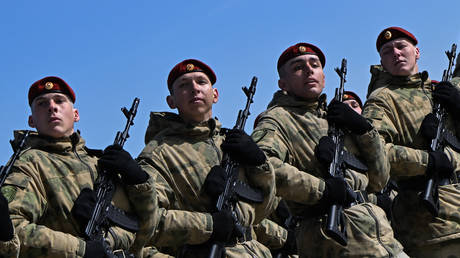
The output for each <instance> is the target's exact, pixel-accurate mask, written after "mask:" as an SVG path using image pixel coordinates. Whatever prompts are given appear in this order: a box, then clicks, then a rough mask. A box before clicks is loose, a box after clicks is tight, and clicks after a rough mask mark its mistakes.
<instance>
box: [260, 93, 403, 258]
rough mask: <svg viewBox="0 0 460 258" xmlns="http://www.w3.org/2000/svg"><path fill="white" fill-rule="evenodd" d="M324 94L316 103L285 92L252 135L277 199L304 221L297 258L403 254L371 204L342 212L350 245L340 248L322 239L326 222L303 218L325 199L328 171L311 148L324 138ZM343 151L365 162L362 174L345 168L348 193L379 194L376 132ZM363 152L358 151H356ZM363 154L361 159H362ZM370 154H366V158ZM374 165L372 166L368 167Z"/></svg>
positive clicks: (381, 181)
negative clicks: (365, 171)
mask: <svg viewBox="0 0 460 258" xmlns="http://www.w3.org/2000/svg"><path fill="white" fill-rule="evenodd" d="M324 107H325V95H322V96H321V97H319V99H317V100H314V101H305V100H302V99H299V98H296V97H293V96H289V95H288V94H287V93H285V92H283V91H278V92H276V93H275V94H274V97H273V100H272V101H271V102H270V104H269V106H268V109H267V111H265V112H263V113H262V114H261V115H260V120H259V122H258V125H257V127H256V129H255V130H254V132H253V138H254V139H255V140H256V142H257V143H258V144H259V146H260V147H261V148H262V149H263V150H264V151H265V153H266V155H267V156H268V157H269V160H270V162H271V163H272V165H273V166H274V168H275V175H276V187H277V195H279V196H281V197H282V198H283V199H285V200H286V201H287V203H288V205H289V209H290V211H291V212H292V213H293V215H296V216H304V219H303V220H302V221H301V222H300V226H299V227H298V229H297V232H296V236H297V247H298V250H299V255H300V257H345V256H346V257H353V256H356V257H358V256H359V257H367V256H368V257H388V256H391V255H393V256H394V255H396V254H398V253H400V252H401V251H402V246H401V244H400V243H399V242H398V241H397V240H396V239H395V238H394V236H393V231H392V229H391V227H390V225H389V222H388V221H387V219H386V218H385V213H384V211H383V210H382V209H381V208H379V207H377V206H376V205H373V204H371V203H362V204H358V205H354V206H352V207H350V208H348V209H345V211H344V216H345V221H346V222H345V223H346V228H347V232H348V245H347V246H346V247H343V246H341V245H339V244H338V243H336V242H335V241H334V240H332V239H330V238H328V237H326V236H325V234H324V232H323V231H322V228H321V225H322V223H323V220H324V217H322V216H320V217H318V216H311V215H310V216H305V214H306V213H307V214H308V213H312V212H314V210H313V209H314V208H313V205H315V204H317V203H318V201H319V200H320V199H321V197H322V195H323V191H324V189H325V183H324V180H323V178H324V177H325V176H327V175H326V174H327V173H328V172H327V168H326V167H324V166H323V165H322V164H320V162H319V161H318V160H317V159H316V157H315V155H314V148H315V146H316V145H317V143H318V142H319V139H320V138H321V137H322V136H325V135H327V131H328V123H327V120H326V119H324V117H325V114H326V113H325V110H324V109H325V108H324ZM345 146H346V148H347V149H348V151H350V152H351V153H353V154H355V156H357V157H360V158H361V159H362V160H363V161H366V163H367V165H368V167H369V172H368V173H369V179H368V176H367V175H366V174H363V173H358V172H356V171H352V170H350V169H347V170H346V171H345V178H346V181H347V182H348V184H349V185H350V187H351V188H352V189H354V190H355V191H356V190H366V189H367V190H371V191H379V190H381V189H382V188H383V186H384V185H385V184H386V182H387V180H388V177H389V175H388V174H384V173H382V172H381V171H382V170H381V169H382V167H385V166H387V165H386V164H385V160H383V159H382V158H380V157H379V155H376V154H373V153H372V152H371V151H370V150H371V149H377V150H379V149H383V146H382V145H381V143H379V138H378V133H377V132H376V131H375V129H373V130H371V131H370V132H368V133H365V134H363V135H361V136H359V137H356V139H352V138H350V137H348V138H347V137H346V138H345ZM359 151H361V152H359ZM361 153H363V154H365V155H360V154H361ZM368 154H369V155H368ZM372 163H373V164H372Z"/></svg>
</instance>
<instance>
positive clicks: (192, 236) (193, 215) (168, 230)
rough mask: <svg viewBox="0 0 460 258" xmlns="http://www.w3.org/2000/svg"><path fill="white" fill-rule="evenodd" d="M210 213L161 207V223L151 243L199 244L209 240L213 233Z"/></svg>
mask: <svg viewBox="0 0 460 258" xmlns="http://www.w3.org/2000/svg"><path fill="white" fill-rule="evenodd" d="M212 225H213V223H212V217H211V214H209V213H201V212H192V211H185V210H167V209H163V208H162V209H161V218H160V223H159V224H158V227H157V230H156V231H155V236H154V239H153V241H152V242H151V244H153V245H154V246H156V247H177V248H178V247H180V246H183V245H185V244H190V245H197V244H202V243H204V242H206V241H208V240H209V238H210V237H211V234H212Z"/></svg>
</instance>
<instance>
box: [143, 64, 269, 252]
mask: <svg viewBox="0 0 460 258" xmlns="http://www.w3.org/2000/svg"><path fill="white" fill-rule="evenodd" d="M215 82H216V75H215V74H214V72H213V70H212V69H211V68H210V67H209V66H208V65H206V64H205V63H203V62H201V61H199V60H196V59H187V60H184V61H182V62H180V63H178V64H177V65H176V66H175V67H174V68H173V69H172V70H171V72H170V73H169V76H168V89H169V91H170V95H169V96H167V98H166V101H167V103H168V105H169V107H171V108H172V109H176V108H177V110H178V114H175V113H170V112H161V113H159V112H158V113H157V112H152V113H151V115H150V122H149V126H148V128H147V132H146V136H145V143H146V147H145V148H144V150H143V151H142V153H141V154H140V156H139V157H138V160H139V162H140V164H141V166H142V168H143V169H144V170H145V171H148V172H149V173H150V174H151V175H152V176H153V177H154V178H155V180H156V189H157V195H158V204H159V206H160V207H161V208H163V209H164V213H163V215H162V219H161V221H160V223H159V226H158V229H157V233H156V234H155V239H153V241H152V243H153V244H154V245H155V246H157V247H158V248H160V250H161V251H164V252H168V253H169V254H171V255H176V254H179V255H181V256H183V257H206V256H207V255H209V253H210V249H211V246H212V244H214V243H217V242H220V243H225V249H226V256H227V257H269V256H270V252H269V251H268V249H267V248H265V247H264V246H263V245H261V244H260V243H258V242H257V241H256V240H251V239H252V227H251V226H252V225H253V224H255V223H258V222H260V221H261V220H262V218H263V217H265V216H266V214H267V213H268V212H269V210H271V209H272V207H271V206H272V205H273V204H272V203H273V199H274V198H273V197H274V194H275V192H274V190H275V189H274V173H273V169H271V167H270V166H269V164H268V163H267V162H266V158H265V155H264V154H263V152H262V151H261V150H260V149H259V148H258V147H257V145H256V144H255V143H254V142H253V141H252V139H251V138H250V136H248V135H247V134H246V133H245V132H244V131H238V130H230V131H229V132H228V133H226V134H224V133H223V131H222V128H221V126H222V125H221V123H220V122H219V121H218V120H217V119H215V118H213V113H212V106H213V104H214V103H216V102H217V101H218V98H219V94H218V91H217V89H216V88H215V87H213V85H214V83H215ZM229 126H230V125H229ZM222 150H223V151H225V152H226V153H228V155H229V156H230V157H231V158H232V159H234V160H236V161H237V162H238V163H239V164H240V180H243V181H244V182H245V183H246V187H249V186H250V187H251V189H253V190H256V191H259V192H260V193H262V195H263V197H264V200H263V202H262V203H252V202H243V201H238V202H237V203H236V206H235V213H233V214H232V213H230V212H228V211H225V210H223V211H221V212H217V211H216V201H217V198H218V196H219V194H220V193H221V192H222V191H223V188H224V183H225V182H224V180H225V177H224V171H223V169H222V167H221V166H220V164H221V162H222V158H223V152H222ZM235 223H239V224H241V226H242V227H243V231H245V232H240V233H239V234H235V232H236V227H235ZM219 257H220V256H219Z"/></svg>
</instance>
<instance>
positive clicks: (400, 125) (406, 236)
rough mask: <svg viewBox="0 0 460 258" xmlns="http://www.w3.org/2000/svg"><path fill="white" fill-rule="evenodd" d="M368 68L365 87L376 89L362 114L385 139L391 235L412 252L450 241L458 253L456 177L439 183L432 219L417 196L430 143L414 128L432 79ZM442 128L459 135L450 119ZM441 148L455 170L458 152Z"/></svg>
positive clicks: (426, 105)
mask: <svg viewBox="0 0 460 258" xmlns="http://www.w3.org/2000/svg"><path fill="white" fill-rule="evenodd" d="M372 69H373V78H374V79H373V81H371V85H370V87H369V88H370V91H371V90H372V89H375V90H374V91H373V92H370V96H369V98H368V100H367V103H366V105H365V107H364V111H363V115H364V116H365V117H366V118H368V119H370V120H372V122H373V125H374V127H375V128H376V129H377V130H378V131H379V133H380V135H381V138H382V141H384V142H385V143H386V145H385V152H383V153H382V155H385V156H386V157H387V159H388V161H389V163H390V164H391V177H392V178H393V179H394V180H395V181H396V182H397V183H398V185H399V187H400V191H399V194H398V196H397V197H396V199H395V202H394V204H393V227H394V229H395V233H396V236H397V238H398V239H399V240H400V241H401V243H403V245H404V247H405V249H406V252H407V253H408V254H409V255H411V256H417V257H419V256H422V257H430V253H429V251H430V250H434V249H436V248H439V246H441V245H443V246H445V245H448V244H449V243H452V246H456V247H455V248H456V251H453V252H452V254H455V255H457V256H455V257H458V253H459V252H460V249H459V248H460V240H459V239H460V212H459V207H460V186H459V184H458V182H457V183H456V184H450V185H444V186H440V187H439V202H440V209H439V216H438V217H435V218H433V217H432V216H431V214H430V213H429V212H428V211H427V210H426V209H425V208H424V206H423V205H422V203H421V202H420V199H419V197H418V195H417V192H418V191H421V190H422V188H423V186H424V183H425V179H424V175H425V171H426V169H427V165H428V152H427V150H428V148H429V146H430V143H429V142H428V141H427V140H425V139H424V137H423V136H422V135H421V132H420V130H419V129H420V126H421V124H422V121H423V119H424V118H425V116H426V115H427V114H428V113H431V112H432V108H433V106H432V105H433V103H432V97H431V80H430V79H427V80H426V81H424V82H422V79H421V75H420V74H415V75H412V76H409V77H400V76H391V75H390V74H389V73H387V72H384V71H383V69H381V67H379V66H373V68H372ZM371 71H372V70H371ZM458 79H460V78H458ZM458 79H457V78H456V79H454V80H453V82H454V84H455V83H457V84H458ZM374 85H378V86H377V87H375V86H374ZM446 128H447V129H449V130H450V131H451V132H455V133H456V135H457V137H458V136H459V132H460V131H459V130H458V122H454V121H453V120H452V119H451V118H449V119H448V120H447V121H446ZM444 152H445V153H446V154H447V156H448V158H449V160H450V161H451V162H452V165H453V167H454V170H455V172H456V173H457V174H458V173H459V170H460V155H459V153H456V152H455V151H453V150H452V149H451V148H450V147H449V146H447V147H446V148H445V150H444ZM408 186H410V187H408ZM455 252H456V253H455ZM438 254H439V253H438ZM436 256H438V255H436ZM446 257H447V256H446Z"/></svg>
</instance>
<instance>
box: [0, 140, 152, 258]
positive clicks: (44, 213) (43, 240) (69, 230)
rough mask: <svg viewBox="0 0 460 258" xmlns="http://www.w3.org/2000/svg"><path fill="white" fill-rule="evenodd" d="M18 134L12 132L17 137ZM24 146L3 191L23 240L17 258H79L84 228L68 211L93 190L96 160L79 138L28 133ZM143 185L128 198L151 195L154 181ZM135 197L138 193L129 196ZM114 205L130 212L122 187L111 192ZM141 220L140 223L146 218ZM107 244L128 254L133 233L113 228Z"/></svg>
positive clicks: (82, 250)
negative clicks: (50, 136) (87, 191)
mask: <svg viewBox="0 0 460 258" xmlns="http://www.w3.org/2000/svg"><path fill="white" fill-rule="evenodd" d="M22 133H23V132H15V134H16V135H15V138H16V139H18V138H19V137H20V136H19V135H20V134H22ZM26 144H27V148H26V150H25V151H23V153H21V156H20V157H19V159H18V160H17V161H16V162H15V164H14V166H13V168H12V173H11V174H10V176H9V177H8V179H7V180H6V182H5V185H4V186H3V187H2V192H3V193H4V195H5V197H6V198H7V199H8V202H9V209H10V214H11V219H12V221H13V225H14V226H15V230H16V233H17V234H18V237H19V239H20V241H21V254H20V257H82V256H83V254H84V252H85V246H86V245H85V241H84V240H83V238H81V237H80V236H82V233H83V230H84V226H85V225H79V224H78V222H77V221H76V220H75V219H74V218H73V216H72V215H71V209H72V207H73V202H74V200H75V199H76V198H77V197H78V195H79V194H80V191H81V190H82V189H83V188H93V183H94V181H95V180H96V178H97V175H98V174H97V165H96V164H97V157H95V156H92V155H90V154H89V153H88V151H87V149H86V147H85V141H84V140H83V139H82V138H81V137H80V136H79V135H78V134H77V133H75V134H73V135H72V136H71V137H64V138H59V139H53V138H49V137H45V136H40V135H38V134H37V133H31V134H30V136H29V138H28V141H27V143H26ZM144 184H145V185H142V184H141V185H136V186H130V187H128V191H129V192H130V193H131V194H134V193H135V192H139V193H140V194H141V193H142V192H143V191H145V193H143V194H144V195H146V196H153V195H152V192H151V191H152V189H153V188H152V187H153V186H154V185H153V179H149V181H147V182H146V183H144ZM148 184H150V186H147V185H148ZM137 188H138V189H137ZM136 189H137V190H136ZM148 189H150V192H149V191H148ZM136 198H137V197H136V194H134V195H133V196H131V199H136ZM153 201H154V200H150V202H153ZM113 203H114V205H115V206H117V207H119V208H121V209H123V210H125V211H127V212H130V211H131V205H130V201H129V200H128V197H127V195H126V192H125V189H124V188H123V187H121V186H119V187H118V188H117V191H116V192H115V195H114V201H113ZM145 209H147V210H149V209H151V207H149V208H145ZM140 217H141V218H144V217H145V214H141V216H140ZM151 230H153V229H151ZM107 240H108V242H109V244H110V246H111V247H112V248H113V249H114V250H116V249H124V250H128V248H129V247H130V246H131V244H132V243H133V241H134V234H133V233H130V232H128V231H125V230H123V229H121V228H119V227H111V228H110V229H109V232H108V236H107Z"/></svg>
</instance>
